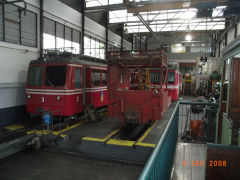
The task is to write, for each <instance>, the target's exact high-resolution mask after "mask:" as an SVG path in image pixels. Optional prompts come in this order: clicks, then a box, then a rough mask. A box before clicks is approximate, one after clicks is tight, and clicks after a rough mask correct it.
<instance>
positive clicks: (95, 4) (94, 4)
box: [86, 0, 101, 7]
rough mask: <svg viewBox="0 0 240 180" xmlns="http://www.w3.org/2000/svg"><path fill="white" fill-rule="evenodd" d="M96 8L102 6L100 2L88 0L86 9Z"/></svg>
mask: <svg viewBox="0 0 240 180" xmlns="http://www.w3.org/2000/svg"><path fill="white" fill-rule="evenodd" d="M95 6H101V4H100V3H99V1H98V0H88V1H87V2H86V7H95Z"/></svg>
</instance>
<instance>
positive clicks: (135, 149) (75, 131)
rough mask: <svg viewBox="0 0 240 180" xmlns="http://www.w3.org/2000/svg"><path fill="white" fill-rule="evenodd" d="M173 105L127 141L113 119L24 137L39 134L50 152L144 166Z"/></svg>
mask: <svg viewBox="0 0 240 180" xmlns="http://www.w3.org/2000/svg"><path fill="white" fill-rule="evenodd" d="M176 104H177V103H176V102H173V103H172V104H171V105H170V106H169V108H168V109H167V111H166V112H165V113H163V116H162V119H161V120H159V121H156V122H155V123H153V124H152V125H151V126H150V127H144V128H142V131H140V133H138V134H137V136H136V137H135V139H134V140H129V139H128V138H127V136H128V135H127V134H128V133H129V132H127V127H126V126H124V125H123V124H122V123H121V122H119V121H118V120H117V119H116V118H108V117H103V118H102V120H101V121H97V122H91V121H87V120H83V121H81V122H79V123H76V124H74V125H72V126H69V127H67V128H65V129H62V130H61V131H52V132H51V131H49V132H48V131H46V130H32V131H29V132H27V133H28V134H33V133H36V134H38V135H41V134H42V135H43V139H44V141H45V142H47V145H48V147H49V148H50V149H53V150H57V151H65V152H70V153H79V154H82V155H86V156H92V157H95V158H100V159H110V160H116V161H122V162H130V163H134V164H144V163H145V162H146V161H147V159H148V157H149V156H150V154H151V152H152V150H153V149H154V147H155V146H156V144H157V142H158V140H159V138H160V137H161V135H162V133H163V131H164V129H165V127H166V125H167V123H168V121H169V120H170V117H171V115H172V113H173V111H174V109H175V106H176ZM124 133H127V134H125V135H124ZM52 135H54V136H52Z"/></svg>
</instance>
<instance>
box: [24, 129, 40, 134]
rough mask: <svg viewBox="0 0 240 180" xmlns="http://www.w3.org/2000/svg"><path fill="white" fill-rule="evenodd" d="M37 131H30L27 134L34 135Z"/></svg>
mask: <svg viewBox="0 0 240 180" xmlns="http://www.w3.org/2000/svg"><path fill="white" fill-rule="evenodd" d="M38 131H39V130H36V129H35V130H31V131H27V134H34V133H37V132H38Z"/></svg>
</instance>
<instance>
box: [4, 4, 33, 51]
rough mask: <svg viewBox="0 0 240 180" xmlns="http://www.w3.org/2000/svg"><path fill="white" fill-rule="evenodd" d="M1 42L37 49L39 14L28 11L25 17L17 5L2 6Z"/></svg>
mask: <svg viewBox="0 0 240 180" xmlns="http://www.w3.org/2000/svg"><path fill="white" fill-rule="evenodd" d="M4 33H5V34H4ZM0 41H6V42H9V43H14V44H21V45H24V46H31V47H37V14H36V13H34V12H31V11H29V10H27V11H26V15H25V14H24V12H23V11H22V10H21V8H19V7H18V6H16V5H13V4H5V5H1V6H0Z"/></svg>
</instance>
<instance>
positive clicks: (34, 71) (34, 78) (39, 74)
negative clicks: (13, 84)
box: [28, 66, 43, 87]
mask: <svg viewBox="0 0 240 180" xmlns="http://www.w3.org/2000/svg"><path fill="white" fill-rule="evenodd" d="M42 80H43V66H32V67H30V68H29V72H28V85H29V86H35V87H37V86H41V85H42Z"/></svg>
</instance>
